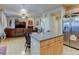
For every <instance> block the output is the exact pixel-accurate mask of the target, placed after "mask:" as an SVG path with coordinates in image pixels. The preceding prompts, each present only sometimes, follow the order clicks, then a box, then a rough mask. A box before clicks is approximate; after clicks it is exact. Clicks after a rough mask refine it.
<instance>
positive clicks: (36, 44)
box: [30, 32, 63, 55]
mask: <svg viewBox="0 0 79 59" xmlns="http://www.w3.org/2000/svg"><path fill="white" fill-rule="evenodd" d="M30 36H31V54H32V55H40V54H41V53H40V52H41V50H40V47H41V45H40V44H41V42H44V41H48V40H51V39H52V40H55V39H54V38H56V40H57V38H59V37H61V36H62V34H54V33H52V32H47V33H33V34H31V35H30ZM58 40H59V39H58ZM44 44H45V43H44ZM46 44H48V42H46ZM55 45H56V44H55ZM58 45H59V44H58ZM62 45H63V44H62ZM44 53H45V52H44ZM47 54H50V53H47Z"/></svg>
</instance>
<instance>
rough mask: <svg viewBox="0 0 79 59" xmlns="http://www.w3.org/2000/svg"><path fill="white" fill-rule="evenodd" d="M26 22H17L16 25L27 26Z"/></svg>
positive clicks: (18, 26) (19, 26) (17, 26)
mask: <svg viewBox="0 0 79 59" xmlns="http://www.w3.org/2000/svg"><path fill="white" fill-rule="evenodd" d="M25 26H26V24H25V22H16V23H15V27H16V28H25Z"/></svg>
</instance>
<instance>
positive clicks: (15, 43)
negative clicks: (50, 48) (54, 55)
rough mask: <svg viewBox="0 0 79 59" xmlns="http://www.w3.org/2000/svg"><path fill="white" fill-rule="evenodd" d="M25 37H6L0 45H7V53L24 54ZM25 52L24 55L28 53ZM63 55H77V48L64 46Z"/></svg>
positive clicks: (78, 51)
mask: <svg viewBox="0 0 79 59" xmlns="http://www.w3.org/2000/svg"><path fill="white" fill-rule="evenodd" d="M24 44H25V38H24V37H17V38H7V39H6V40H4V41H2V42H1V43H0V47H1V46H3V45H7V53H6V54H7V55H24V54H25V53H24V51H25V47H24ZM28 54H29V52H27V53H26V54H25V55H28ZM63 54H64V55H79V50H75V49H72V48H69V47H67V46H64V53H63Z"/></svg>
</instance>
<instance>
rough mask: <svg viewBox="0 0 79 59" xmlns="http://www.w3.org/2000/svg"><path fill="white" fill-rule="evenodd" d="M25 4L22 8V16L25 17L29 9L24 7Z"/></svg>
mask: <svg viewBox="0 0 79 59" xmlns="http://www.w3.org/2000/svg"><path fill="white" fill-rule="evenodd" d="M24 6H25V5H24V4H23V5H22V9H21V10H20V14H21V17H22V18H23V19H24V18H26V15H27V10H26V9H25V8H24Z"/></svg>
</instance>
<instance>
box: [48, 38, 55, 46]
mask: <svg viewBox="0 0 79 59" xmlns="http://www.w3.org/2000/svg"><path fill="white" fill-rule="evenodd" d="M55 40H56V38H52V39H50V40H48V45H50V44H52V43H54V42H55Z"/></svg>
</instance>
